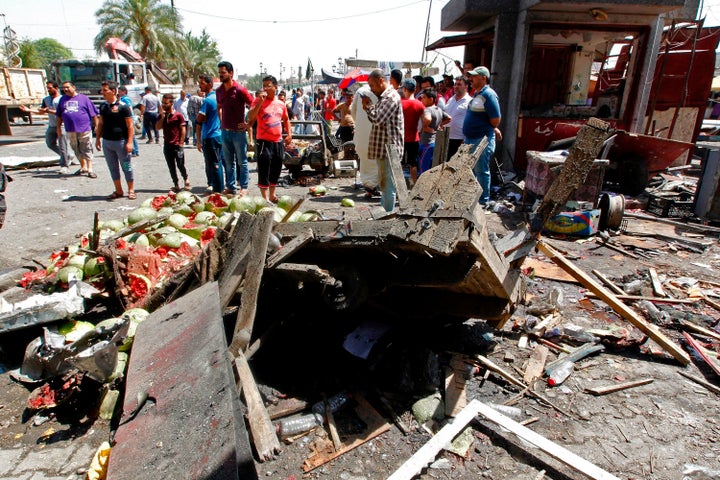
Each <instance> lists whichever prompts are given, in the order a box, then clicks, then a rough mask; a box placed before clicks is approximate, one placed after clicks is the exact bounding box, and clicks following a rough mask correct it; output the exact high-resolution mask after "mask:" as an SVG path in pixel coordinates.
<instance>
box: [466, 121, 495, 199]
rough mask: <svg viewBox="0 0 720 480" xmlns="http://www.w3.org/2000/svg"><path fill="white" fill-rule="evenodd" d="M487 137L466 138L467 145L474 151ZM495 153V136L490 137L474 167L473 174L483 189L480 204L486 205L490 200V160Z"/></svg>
mask: <svg viewBox="0 0 720 480" xmlns="http://www.w3.org/2000/svg"><path fill="white" fill-rule="evenodd" d="M483 138H485V137H480V138H466V139H465V143H467V144H469V145H472V146H473V151H474V150H475V148H476V147H477V146H478V144H479V143H480V142H481V141H482V139H483ZM493 153H495V135H494V134H493V135H492V136H490V137H488V145H487V147H486V148H485V150H484V151H483V153H481V154H480V157H479V158H478V161H477V163H476V164H475V166H474V167H473V173H474V174H475V178H476V179H477V181H478V183H479V184H480V186H481V187H482V194H481V195H480V203H481V204H483V205H485V204H486V203H487V202H488V200H490V158H492V156H493Z"/></svg>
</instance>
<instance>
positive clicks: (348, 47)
mask: <svg viewBox="0 0 720 480" xmlns="http://www.w3.org/2000/svg"><path fill="white" fill-rule="evenodd" d="M448 1H449V0H433V1H432V2H431V1H430V0H364V1H363V2H347V1H342V2H341V1H332V2H328V1H317V2H298V1H297V0H273V1H268V2H267V3H266V4H264V3H262V2H259V3H255V2H231V1H230V0H224V1H223V0H202V1H197V0H175V7H176V8H177V10H178V12H179V13H180V15H181V16H182V18H183V27H184V29H185V31H192V32H193V33H194V34H199V33H200V32H201V31H202V29H203V28H205V29H206V30H207V32H208V33H209V34H210V36H211V37H212V38H213V39H215V40H216V41H217V44H218V47H219V49H220V52H221V54H222V58H223V59H224V60H229V61H230V62H232V63H233V65H234V67H235V73H236V74H243V73H247V74H250V75H252V74H256V73H259V72H260V63H262V64H263V69H267V72H268V73H269V74H272V75H275V76H278V77H279V76H280V64H281V63H282V67H283V69H284V71H283V72H282V78H287V77H288V76H289V75H290V73H291V69H292V70H293V72H296V71H297V68H298V66H302V68H303V72H304V70H305V68H306V66H307V62H308V57H309V58H310V60H311V61H312V64H313V67H314V69H315V71H316V73H320V67H324V68H325V69H327V70H332V66H333V65H336V66H337V65H338V58H342V59H345V58H347V57H357V58H362V59H374V60H386V61H419V60H420V59H421V56H422V53H423V45H424V37H425V29H426V25H427V23H428V10H430V22H429V23H430V34H429V39H430V42H433V41H435V40H437V39H438V38H440V37H441V36H443V35H447V34H452V33H444V34H443V33H441V31H440V12H441V9H442V7H443V6H444V5H445V4H446V3H447V2H448ZM718 1H720V0H718ZM161 2H163V3H166V4H168V5H169V4H170V0H161ZM3 3H4V5H1V6H0V14H4V15H5V16H4V21H5V23H6V25H8V26H10V27H11V28H12V29H13V30H15V32H16V34H17V37H18V38H20V39H22V38H31V39H38V38H43V37H51V38H55V39H56V40H58V41H60V42H61V43H62V44H64V45H65V46H67V47H69V48H70V49H72V50H73V52H74V53H75V55H76V56H78V57H79V58H86V57H89V58H94V57H95V56H96V54H95V52H94V51H93V48H92V42H93V38H94V37H95V35H96V34H97V32H98V26H97V24H96V23H95V16H94V13H95V11H97V10H98V9H99V8H100V6H101V5H102V3H103V2H102V1H101V0H26V1H24V2H23V1H12V2H11V1H7V2H3ZM28 5H31V6H32V8H31V10H32V11H31V12H29V11H28V10H30V9H29V8H28ZM230 5H233V8H228V7H229V6H230ZM248 5H256V6H255V7H251V8H248V7H247V6H248ZM263 5H272V9H271V8H265V7H263ZM308 5H312V8H310V7H308ZM318 6H319V7H318ZM430 7H432V8H430ZM453 33H462V32H453ZM443 53H444V54H445V55H448V57H446V56H443V55H438V54H437V53H433V52H428V54H427V55H428V57H427V60H430V61H433V60H435V66H438V67H440V71H444V63H443V60H444V61H445V62H449V63H451V60H452V59H454V58H457V59H458V60H462V48H453V49H445V50H443ZM450 56H451V57H452V58H450ZM295 74H296V73H295Z"/></svg>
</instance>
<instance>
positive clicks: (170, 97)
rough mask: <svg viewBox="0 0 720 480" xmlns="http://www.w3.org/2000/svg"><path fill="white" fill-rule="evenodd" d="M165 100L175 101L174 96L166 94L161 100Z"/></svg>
mask: <svg viewBox="0 0 720 480" xmlns="http://www.w3.org/2000/svg"><path fill="white" fill-rule="evenodd" d="M166 98H169V99H170V100H175V95H173V94H172V93H166V94H165V95H163V100H165V99H166Z"/></svg>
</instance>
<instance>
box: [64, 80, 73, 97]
mask: <svg viewBox="0 0 720 480" xmlns="http://www.w3.org/2000/svg"><path fill="white" fill-rule="evenodd" d="M62 91H63V93H64V94H65V95H67V96H68V97H74V96H75V84H74V83H73V82H63V84H62Z"/></svg>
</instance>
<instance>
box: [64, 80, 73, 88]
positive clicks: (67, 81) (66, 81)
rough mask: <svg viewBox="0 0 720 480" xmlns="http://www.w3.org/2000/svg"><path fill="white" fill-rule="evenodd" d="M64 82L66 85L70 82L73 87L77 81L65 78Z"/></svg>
mask: <svg viewBox="0 0 720 480" xmlns="http://www.w3.org/2000/svg"><path fill="white" fill-rule="evenodd" d="M62 83H63V85H65V84H66V83H69V84H70V85H72V86H73V87H74V86H75V82H73V81H70V80H65V81H64V82H62Z"/></svg>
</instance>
